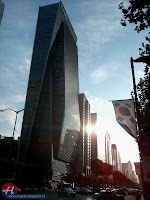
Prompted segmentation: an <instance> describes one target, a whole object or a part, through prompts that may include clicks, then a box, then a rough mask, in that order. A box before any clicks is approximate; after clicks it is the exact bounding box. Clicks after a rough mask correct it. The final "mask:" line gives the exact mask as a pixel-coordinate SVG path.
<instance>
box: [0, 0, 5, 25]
mask: <svg viewBox="0 0 150 200" xmlns="http://www.w3.org/2000/svg"><path fill="white" fill-rule="evenodd" d="M4 8H5V4H4V3H3V2H2V1H1V0H0V24H1V21H2V17H3V12H4Z"/></svg>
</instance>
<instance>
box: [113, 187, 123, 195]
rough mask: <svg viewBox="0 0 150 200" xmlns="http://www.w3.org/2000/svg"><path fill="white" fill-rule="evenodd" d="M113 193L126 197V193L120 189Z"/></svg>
mask: <svg viewBox="0 0 150 200" xmlns="http://www.w3.org/2000/svg"><path fill="white" fill-rule="evenodd" d="M115 192H116V194H119V195H124V196H125V195H126V192H125V191H124V190H123V189H122V188H118V189H115Z"/></svg>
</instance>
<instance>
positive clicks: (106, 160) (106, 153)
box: [105, 132, 111, 165]
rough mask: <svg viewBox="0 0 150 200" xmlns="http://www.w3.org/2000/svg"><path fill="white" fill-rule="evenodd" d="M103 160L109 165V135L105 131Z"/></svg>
mask: <svg viewBox="0 0 150 200" xmlns="http://www.w3.org/2000/svg"><path fill="white" fill-rule="evenodd" d="M105 162H106V163H108V164H110V165H111V149H110V135H109V133H108V132H106V133H105Z"/></svg>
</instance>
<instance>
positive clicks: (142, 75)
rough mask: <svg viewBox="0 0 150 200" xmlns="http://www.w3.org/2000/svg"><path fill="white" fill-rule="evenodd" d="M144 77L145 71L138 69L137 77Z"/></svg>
mask: <svg viewBox="0 0 150 200" xmlns="http://www.w3.org/2000/svg"><path fill="white" fill-rule="evenodd" d="M143 77H144V71H142V70H138V71H137V78H138V79H140V78H143Z"/></svg>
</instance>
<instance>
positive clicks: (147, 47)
mask: <svg viewBox="0 0 150 200" xmlns="http://www.w3.org/2000/svg"><path fill="white" fill-rule="evenodd" d="M119 9H120V10H121V11H122V13H123V19H121V24H122V25H123V26H126V25H127V22H129V23H132V24H135V31H137V32H138V33H139V32H140V31H144V30H146V29H148V28H149V27H150V2H149V0H129V2H128V4H127V6H126V7H125V3H124V2H122V3H120V4H119ZM149 35H150V32H149V33H148V36H146V38H145V39H146V41H145V43H144V42H143V43H142V47H141V48H139V53H140V56H141V57H145V56H146V57H147V60H146V62H145V63H146V65H145V69H144V77H143V78H141V79H140V82H139V83H138V84H137V91H138V102H139V111H140V116H139V118H140V130H141V131H142V132H143V133H144V132H146V133H147V132H150V120H149V119H150V36H149Z"/></svg>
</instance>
